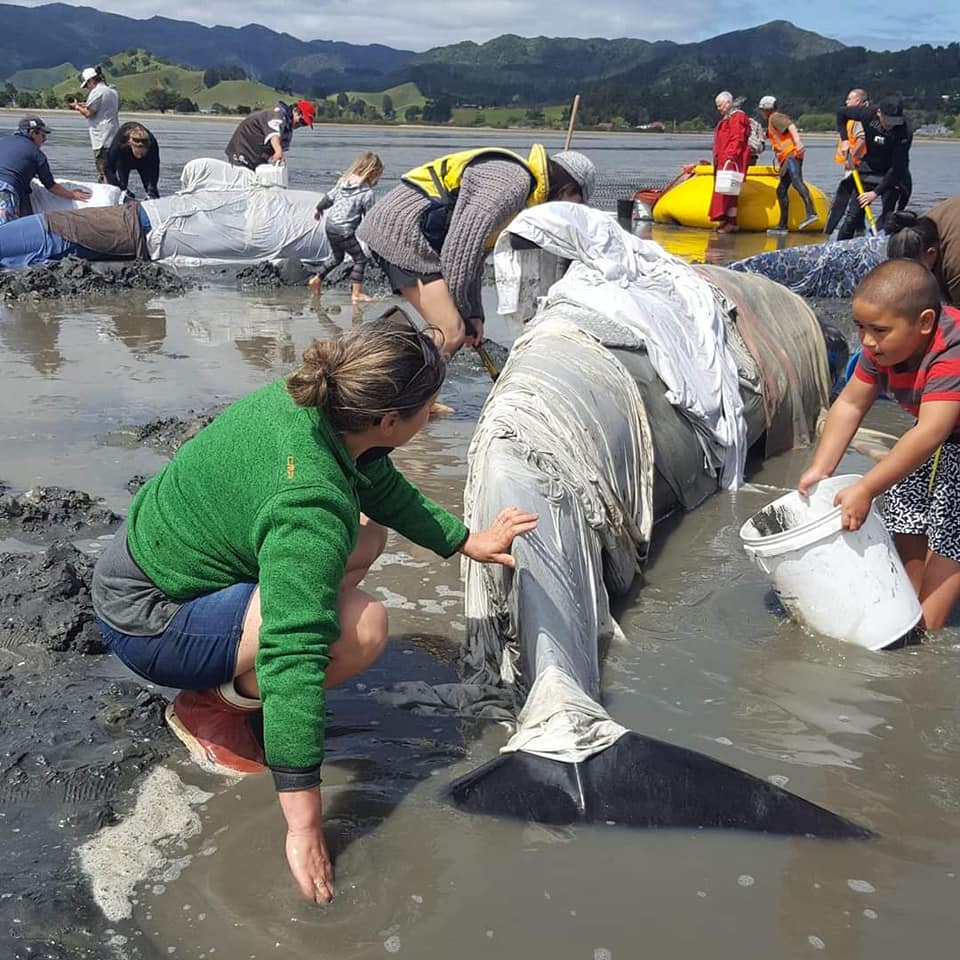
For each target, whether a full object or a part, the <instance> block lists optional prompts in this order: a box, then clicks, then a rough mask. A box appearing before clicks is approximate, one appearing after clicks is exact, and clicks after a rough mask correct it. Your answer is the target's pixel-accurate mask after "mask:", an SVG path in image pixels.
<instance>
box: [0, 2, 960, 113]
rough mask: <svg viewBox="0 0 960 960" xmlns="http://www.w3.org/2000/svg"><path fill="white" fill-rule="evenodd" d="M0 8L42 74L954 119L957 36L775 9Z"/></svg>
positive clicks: (15, 64)
mask: <svg viewBox="0 0 960 960" xmlns="http://www.w3.org/2000/svg"><path fill="white" fill-rule="evenodd" d="M0 16H2V17H3V21H4V27H5V29H4V31H3V33H2V34H0V64H5V68H4V70H5V73H6V79H9V78H10V77H12V76H16V77H17V78H18V79H20V78H30V77H46V76H47V74H46V73H45V71H47V70H49V68H53V67H58V68H61V69H62V67H63V65H64V64H67V65H69V64H72V65H73V66H74V67H80V66H83V65H86V64H90V63H96V62H99V61H100V60H102V59H103V58H104V57H106V56H108V55H110V54H115V53H116V52H117V51H119V50H124V49H134V48H143V49H145V50H148V51H150V53H152V54H154V55H155V56H157V57H161V58H167V59H169V60H171V61H174V62H175V63H177V64H184V65H186V66H188V67H190V68H192V69H201V70H204V69H207V68H222V67H231V66H232V67H238V68H241V69H242V70H243V72H244V74H245V75H246V76H248V77H249V78H250V80H251V81H260V82H261V83H263V84H267V85H269V86H271V87H275V88H279V89H281V90H296V91H298V92H299V93H302V94H306V95H308V96H312V97H322V96H327V95H331V94H333V95H336V94H338V93H341V92H342V91H352V92H353V93H351V97H353V96H355V95H356V94H357V93H358V92H360V93H362V92H364V91H381V92H382V91H384V90H386V89H387V88H391V87H394V86H395V85H398V84H403V83H408V82H410V81H414V82H415V83H416V85H417V87H419V90H420V91H421V92H422V93H423V95H424V96H425V97H426V98H428V104H427V106H426V107H425V108H424V113H423V116H424V118H428V119H434V120H438V121H443V120H445V119H448V118H449V117H450V115H451V109H452V108H454V107H456V106H457V105H466V104H472V105H476V106H479V107H484V108H495V107H510V108H519V109H520V110H521V112H522V111H523V110H524V109H526V108H537V107H540V106H543V105H547V104H560V103H568V102H569V100H570V98H571V97H572V96H573V94H574V93H580V94H582V97H583V101H582V111H583V112H582V114H581V119H582V120H583V122H584V123H586V124H591V123H596V122H598V121H601V120H603V121H609V120H611V119H617V120H618V121H619V122H620V123H623V124H624V125H627V126H632V125H635V124H638V123H642V122H645V121H650V120H663V121H666V122H668V123H670V122H687V123H701V124H704V123H710V122H712V121H713V120H714V118H715V114H714V108H713V98H714V96H715V94H716V93H717V92H718V91H719V90H721V89H729V90H731V91H732V92H733V93H734V94H735V95H742V96H744V97H746V98H747V100H748V102H750V103H751V105H752V104H753V102H755V99H756V98H757V97H759V96H761V95H762V94H764V93H773V94H774V95H776V96H777V97H778V98H779V100H780V102H781V104H782V105H783V107H784V108H785V109H787V110H788V111H789V112H790V113H791V114H792V115H793V116H801V115H804V114H806V115H813V114H817V113H823V114H826V113H829V112H831V111H833V110H834V109H835V108H836V106H837V104H838V103H840V102H842V98H843V95H844V94H845V93H846V92H847V90H849V89H850V88H851V87H853V86H862V87H865V88H867V90H868V92H869V93H870V95H871V97H872V99H874V100H875V101H876V100H877V99H879V98H880V97H881V96H882V95H884V94H886V93H891V92H899V93H901V94H902V95H903V96H904V97H905V98H906V101H907V106H908V109H909V110H911V112H912V114H911V115H912V116H913V117H915V118H918V119H920V118H922V119H934V118H936V119H944V120H947V121H950V122H952V120H951V118H952V117H956V116H957V115H958V114H960V44H957V43H956V42H954V43H950V44H949V45H948V46H944V47H936V48H934V47H930V46H918V47H912V48H910V49H908V50H901V51H897V52H894V53H876V52H872V51H868V50H865V49H863V48H861V47H844V46H843V45H842V44H841V43H839V42H838V41H836V40H831V39H828V38H826V37H822V36H820V35H818V34H816V33H811V32H809V31H806V30H801V29H799V28H797V27H795V26H793V25H792V24H790V23H788V22H786V21H784V20H775V21H772V22H771V23H766V24H763V25H762V26H759V27H752V28H750V29H748V30H738V31H734V32H732V33H725V34H723V35H721V36H717V37H713V38H712V39H710V40H705V41H702V42H699V43H680V44H678V43H668V42H665V41H659V42H656V43H650V42H648V41H646V40H639V39H627V38H621V39H617V40H605V39H599V38H592V39H575V38H548V37H532V38H527V37H518V36H514V35H505V36H501V37H497V38H496V39H494V40H490V41H488V42H487V43H480V44H478V43H473V42H463V43H456V44H452V45H449V46H444V47H436V48H434V49H432V50H428V51H426V52H424V53H418V54H414V53H412V52H410V51H405V50H395V49H392V48H390V47H387V46H383V45H379V44H371V45H368V46H359V45H355V44H349V43H336V42H333V41H329V40H309V41H308V40H301V39H298V38H297V37H294V36H291V35H290V34H287V33H278V32H275V31H273V30H269V29H267V28H266V27H264V26H259V25H256V24H250V25H248V26H245V27H240V28H234V27H203V26H200V25H199V24H195V23H187V22H181V21H177V20H171V19H168V18H165V17H152V18H151V19H149V20H134V19H132V18H130V17H122V16H117V15H115V14H109V13H101V12H100V11H98V10H94V9H92V8H89V7H73V6H68V5H66V4H49V5H45V6H40V7H17V6H11V5H4V4H0ZM38 37H42V38H43V42H42V43H38V42H36V38H38ZM61 75H62V74H61ZM2 79H4V77H3V76H2V72H0V80H2ZM53 82H54V81H52V80H51V81H45V85H46V84H47V83H50V84H52V83H53ZM14 86H23V84H22V83H21V84H19V85H18V84H17V83H16V82H14ZM27 89H29V87H27ZM431 105H436V109H434V108H433V107H431ZM534 112H536V111H535V110H534Z"/></svg>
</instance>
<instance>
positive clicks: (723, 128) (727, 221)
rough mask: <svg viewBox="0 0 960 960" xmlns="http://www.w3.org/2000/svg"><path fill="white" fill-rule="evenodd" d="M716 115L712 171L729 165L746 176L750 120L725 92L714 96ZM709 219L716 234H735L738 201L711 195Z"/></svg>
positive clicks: (730, 197)
mask: <svg viewBox="0 0 960 960" xmlns="http://www.w3.org/2000/svg"><path fill="white" fill-rule="evenodd" d="M716 104H717V111H718V113H719V114H720V121H719V123H718V124H717V128H716V131H715V133H714V135H713V169H714V170H715V171H716V170H722V169H724V167H725V166H726V167H727V169H730V164H733V165H735V166H736V169H737V170H738V171H739V172H740V173H746V172H747V167H748V166H749V165H750V118H749V117H748V116H747V115H746V114H745V113H744V112H743V111H742V110H741V109H740V107H739V106H738V105H737V104H736V103H735V102H734V99H733V94H732V93H730V92H729V91H727V90H724V91H722V92H721V93H718V94H717V98H716ZM710 219H711V220H717V221H719V223H720V226H719V227H717V232H718V233H736V232H737V230H739V229H740V228H739V227H738V226H737V197H733V196H730V195H728V194H725V193H717V192H716V191H714V194H713V199H712V200H711V201H710Z"/></svg>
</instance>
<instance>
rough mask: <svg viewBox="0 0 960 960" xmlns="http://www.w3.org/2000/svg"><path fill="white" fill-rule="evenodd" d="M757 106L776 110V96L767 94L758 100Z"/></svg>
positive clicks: (762, 108)
mask: <svg viewBox="0 0 960 960" xmlns="http://www.w3.org/2000/svg"><path fill="white" fill-rule="evenodd" d="M757 106H758V107H759V108H760V109H761V110H776V109H777V98H776V97H771V96H770V95H769V94H768V95H767V96H765V97H761V98H760V102H759V103H758V104H757Z"/></svg>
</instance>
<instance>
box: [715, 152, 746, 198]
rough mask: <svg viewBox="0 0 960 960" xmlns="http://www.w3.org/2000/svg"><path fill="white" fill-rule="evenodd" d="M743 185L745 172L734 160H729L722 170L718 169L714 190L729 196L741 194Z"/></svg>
mask: <svg viewBox="0 0 960 960" xmlns="http://www.w3.org/2000/svg"><path fill="white" fill-rule="evenodd" d="M742 186H743V174H742V173H741V172H740V171H739V170H738V169H737V165H736V163H735V162H734V161H733V160H728V161H727V162H726V163H725V164H724V165H723V169H722V170H717V171H716V182H715V183H714V187H713V189H714V191H715V192H716V193H722V194H725V195H726V196H728V197H738V196H740V188H741V187H742Z"/></svg>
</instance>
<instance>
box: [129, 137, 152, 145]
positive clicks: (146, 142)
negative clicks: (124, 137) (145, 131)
mask: <svg viewBox="0 0 960 960" xmlns="http://www.w3.org/2000/svg"><path fill="white" fill-rule="evenodd" d="M130 144H131V146H134V147H149V146H150V141H149V140H145V139H144V138H143V137H131V138H130Z"/></svg>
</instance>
